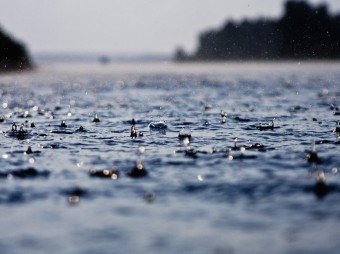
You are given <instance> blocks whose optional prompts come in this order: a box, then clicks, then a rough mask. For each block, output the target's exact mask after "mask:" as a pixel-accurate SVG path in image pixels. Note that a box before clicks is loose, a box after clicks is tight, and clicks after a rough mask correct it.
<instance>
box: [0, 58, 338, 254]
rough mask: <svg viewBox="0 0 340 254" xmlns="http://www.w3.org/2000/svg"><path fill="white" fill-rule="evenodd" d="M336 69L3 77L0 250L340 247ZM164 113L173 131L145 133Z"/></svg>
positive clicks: (119, 68)
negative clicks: (313, 156) (312, 154)
mask: <svg viewBox="0 0 340 254" xmlns="http://www.w3.org/2000/svg"><path fill="white" fill-rule="evenodd" d="M339 67H340V64H339V63H338V62H318V63H308V62H283V63H275V62H270V63H256V62H255V63H218V64H212V63H210V64H173V63H167V62H160V63H121V64H119V63H112V64H108V65H104V66H101V65H96V64H81V65H76V64H70V65H67V64H63V65H52V64H51V65H48V66H44V67H40V68H38V69H37V70H35V71H33V72H27V73H22V74H16V73H12V74H6V75H2V76H0V103H1V104H0V116H1V118H0V119H1V122H0V131H1V146H0V156H1V159H0V212H1V217H0V228H1V237H0V253H11V254H15V253H50V254H52V253H79V254H80V253H169V254H170V253H171V254H172V253H202V254H203V253H204V254H205V253H213V254H221V253H228V254H230V253H338V251H339V249H340V243H339V237H340V231H339V227H340V219H339V218H340V202H339V201H340V179H339V175H338V170H339V169H340V156H339V151H340V147H339V145H340V138H339V133H336V132H334V130H335V129H336V121H338V120H340V115H337V114H338V110H337V107H340V89H339V88H340V72H339V69H340V68H339ZM221 111H224V112H225V113H226V114H227V115H226V117H225V118H224V119H223V118H222V117H221ZM96 116H97V118H96ZM94 119H99V121H94ZM132 119H134V120H135V129H136V130H137V133H138V135H137V137H136V138H131V137H130V130H131V126H132ZM62 121H65V124H66V127H61V123H62ZM158 121H165V124H166V125H167V128H165V129H150V127H149V124H150V122H158ZM272 121H273V122H274V128H271V127H270V123H271V122H272ZM13 123H15V124H16V126H17V132H13V131H12V124H13ZM32 123H33V124H34V126H35V127H33V125H32ZM21 124H23V132H22V133H21V134H20V135H19V132H18V131H19V128H20V126H21ZM80 126H82V129H79V128H80ZM260 126H265V127H264V128H262V127H260ZM268 126H269V127H268ZM182 129H184V131H185V132H186V133H187V134H188V133H190V134H191V138H190V140H183V139H179V137H178V134H179V132H180V131H181V130H182ZM141 134H142V136H141ZM235 138H237V143H236V144H235V143H234V142H235ZM256 143H259V144H258V145H257V146H260V147H256V145H255V144H256ZM313 143H314V144H315V148H316V153H317V157H318V159H319V160H318V161H316V160H315V161H311V162H309V161H308V160H307V159H306V155H308V153H309V151H310V150H311V149H312V144H313ZM235 146H236V148H235ZM29 147H30V148H31V151H32V153H31V151H29V150H28V148H29ZM241 150H242V151H241ZM140 164H142V165H143V166H142V168H143V169H142V170H144V171H143V172H145V175H143V176H141V177H132V176H131V175H130V174H129V173H131V170H133V169H134V168H135V167H136V165H140ZM104 170H107V171H104ZM91 172H92V173H91ZM93 172H96V174H94V173H93ZM107 172H108V173H107Z"/></svg>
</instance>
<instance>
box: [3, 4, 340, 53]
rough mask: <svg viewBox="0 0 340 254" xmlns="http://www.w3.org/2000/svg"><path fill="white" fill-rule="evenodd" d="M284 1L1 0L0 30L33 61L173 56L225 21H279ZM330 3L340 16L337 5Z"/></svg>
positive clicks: (195, 46) (193, 48)
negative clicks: (41, 58)
mask: <svg viewBox="0 0 340 254" xmlns="http://www.w3.org/2000/svg"><path fill="white" fill-rule="evenodd" d="M283 3H284V1H283V0H247V1H238V2H237V1H229V0H209V1H207V0H185V1H183V0H172V1H158V0H141V1H132V0H124V1H122V0H101V1H93V0H83V1H76V0H59V1H44V0H31V1H26V0H11V1H5V0H0V25H1V28H2V29H3V30H4V31H6V32H7V33H9V34H10V35H11V36H13V37H15V38H17V39H18V40H20V41H21V42H23V43H24V44H25V45H26V47H27V49H28V51H29V52H30V54H31V55H32V56H33V58H37V57H38V58H39V57H42V56H43V57H46V56H47V57H48V56H54V57H58V56H59V57H61V58H62V57H65V56H72V57H77V56H78V57H79V56H80V55H83V56H84V55H87V56H98V55H109V56H116V57H121V58H124V57H134V56H153V57H155V58H157V57H170V56H172V55H173V53H174V51H175V49H176V48H178V47H181V48H183V49H185V50H186V51H188V52H193V51H194V50H195V49H196V48H197V46H198V45H197V44H198V40H197V36H198V35H199V33H201V32H202V31H204V30H206V29H210V28H218V27H221V26H222V25H223V24H224V23H225V22H226V21H227V20H231V19H232V20H235V21H239V20H242V19H245V18H247V19H254V18H259V17H268V18H273V17H278V16H280V15H281V14H282V12H283ZM308 3H310V4H321V3H326V4H327V6H328V9H329V11H330V12H331V13H335V12H339V11H340V1H339V0H327V1H325V0H310V1H308Z"/></svg>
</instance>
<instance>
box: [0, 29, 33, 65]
mask: <svg viewBox="0 0 340 254" xmlns="http://www.w3.org/2000/svg"><path fill="white" fill-rule="evenodd" d="M31 67H32V65H31V62H30V59H29V56H28V54H27V52H26V49H25V47H24V46H23V45H22V44H20V43H19V42H17V41H14V40H13V39H12V38H10V37H9V36H8V35H7V34H6V33H4V32H3V31H2V30H1V29H0V72H2V71H14V70H24V69H28V68H31Z"/></svg>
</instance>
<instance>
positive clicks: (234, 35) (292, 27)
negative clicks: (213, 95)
mask: <svg viewBox="0 0 340 254" xmlns="http://www.w3.org/2000/svg"><path fill="white" fill-rule="evenodd" d="M284 8H285V9H284V14H283V16H282V17H281V18H279V19H264V18H261V19H258V20H252V21H250V20H243V21H241V22H233V21H227V22H226V24H225V25H224V26H223V27H222V28H221V29H217V30H209V31H205V32H203V33H201V34H200V36H199V46H198V48H197V50H196V51H195V52H194V53H193V54H188V53H186V52H185V51H184V50H183V49H181V48H179V49H177V51H176V53H175V60H177V61H220V60H222V61H223V60H284V59H287V60H288V59H340V14H336V15H331V14H330V13H329V12H328V8H327V6H326V5H325V4H321V5H319V6H311V5H309V4H308V3H307V2H305V1H286V3H285V4H284Z"/></svg>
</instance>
